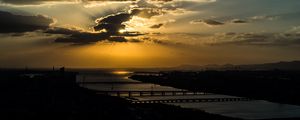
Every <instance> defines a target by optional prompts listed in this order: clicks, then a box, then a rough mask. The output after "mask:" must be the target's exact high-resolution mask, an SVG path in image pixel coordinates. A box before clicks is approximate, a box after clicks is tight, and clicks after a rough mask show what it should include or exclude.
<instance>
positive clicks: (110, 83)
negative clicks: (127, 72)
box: [77, 82, 149, 85]
mask: <svg viewBox="0 0 300 120" xmlns="http://www.w3.org/2000/svg"><path fill="white" fill-rule="evenodd" d="M77 83H79V84H109V85H114V84H149V83H143V82H77Z"/></svg>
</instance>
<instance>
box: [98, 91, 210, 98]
mask: <svg viewBox="0 0 300 120" xmlns="http://www.w3.org/2000/svg"><path fill="white" fill-rule="evenodd" d="M97 94H103V95H110V96H118V97H141V96H186V95H212V94H213V93H206V92H191V91H187V90H181V91H174V90H171V91H168V90H162V91H157V90H155V91H152V90H151V91H145V90H142V91H97Z"/></svg>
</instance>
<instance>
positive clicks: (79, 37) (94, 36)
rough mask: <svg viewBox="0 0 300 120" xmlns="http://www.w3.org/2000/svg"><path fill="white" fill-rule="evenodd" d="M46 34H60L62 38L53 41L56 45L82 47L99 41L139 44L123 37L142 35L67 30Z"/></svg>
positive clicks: (46, 31)
mask: <svg viewBox="0 0 300 120" xmlns="http://www.w3.org/2000/svg"><path fill="white" fill-rule="evenodd" d="M44 32H45V33H48V34H61V35H63V36H62V37H58V38H57V39H55V41H54V42H56V43H70V44H75V45H84V44H91V43H96V42H101V41H108V42H140V41H137V40H133V39H127V38H125V37H135V36H139V35H143V34H140V33H137V32H126V33H122V34H121V33H120V34H118V35H116V34H111V33H109V32H100V33H93V32H87V31H82V30H78V29H67V28H57V27H55V28H49V29H47V30H45V31H44Z"/></svg>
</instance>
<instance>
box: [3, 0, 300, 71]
mask: <svg viewBox="0 0 300 120" xmlns="http://www.w3.org/2000/svg"><path fill="white" fill-rule="evenodd" d="M299 7H300V1H299V0H0V68H1V67H25V66H28V67H51V66H53V65H54V66H66V67H79V68H80V67H94V68H105V67H110V68H111V67H114V68H120V67H170V66H178V65H182V64H190V65H206V64H227V63H230V64H256V63H268V62H278V61H291V60H300V9H299Z"/></svg>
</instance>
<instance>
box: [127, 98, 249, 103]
mask: <svg viewBox="0 0 300 120" xmlns="http://www.w3.org/2000/svg"><path fill="white" fill-rule="evenodd" d="M251 100H252V99H249V98H201V99H168V100H130V101H131V103H133V104H152V103H201V102H234V101H235V102H236V101H251Z"/></svg>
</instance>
